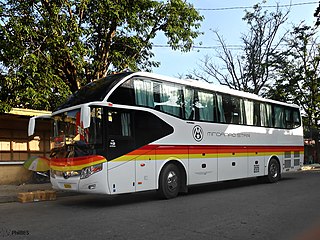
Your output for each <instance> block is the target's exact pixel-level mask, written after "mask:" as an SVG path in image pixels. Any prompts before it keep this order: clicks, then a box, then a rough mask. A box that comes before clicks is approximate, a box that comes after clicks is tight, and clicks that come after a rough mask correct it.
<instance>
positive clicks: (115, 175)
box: [105, 108, 135, 194]
mask: <svg viewBox="0 0 320 240" xmlns="http://www.w3.org/2000/svg"><path fill="white" fill-rule="evenodd" d="M105 117H106V118H107V121H106V139H107V140H106V145H107V146H106V148H107V160H108V184H109V189H110V192H111V194H118V193H125V192H134V191H135V161H134V156H132V155H130V154H128V153H130V152H132V151H133V150H134V148H135V143H134V136H133V118H132V112H130V111H125V110H122V109H116V108H110V109H107V111H106V115H105Z"/></svg>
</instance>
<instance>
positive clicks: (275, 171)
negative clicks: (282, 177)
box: [270, 163, 278, 178]
mask: <svg viewBox="0 0 320 240" xmlns="http://www.w3.org/2000/svg"><path fill="white" fill-rule="evenodd" d="M270 175H271V177H272V178H277V177H278V166H277V164H276V163H272V164H271V165H270Z"/></svg>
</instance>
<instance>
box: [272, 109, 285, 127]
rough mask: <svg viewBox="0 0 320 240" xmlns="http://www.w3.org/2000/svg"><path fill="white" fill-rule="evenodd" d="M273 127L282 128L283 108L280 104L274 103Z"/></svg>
mask: <svg viewBox="0 0 320 240" xmlns="http://www.w3.org/2000/svg"><path fill="white" fill-rule="evenodd" d="M273 111H274V127H276V128H284V127H285V126H284V109H283V107H281V106H277V105H274V106H273Z"/></svg>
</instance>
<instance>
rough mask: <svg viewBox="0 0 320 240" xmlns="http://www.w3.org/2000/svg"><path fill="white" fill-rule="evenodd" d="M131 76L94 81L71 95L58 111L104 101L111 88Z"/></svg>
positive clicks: (117, 76)
mask: <svg viewBox="0 0 320 240" xmlns="http://www.w3.org/2000/svg"><path fill="white" fill-rule="evenodd" d="M129 74H131V73H130V72H125V73H119V74H114V75H110V76H107V77H105V78H101V79H99V80H97V81H93V82H91V83H89V84H88V85H86V86H84V87H82V88H81V89H80V90H79V91H77V92H75V93H74V94H73V95H71V96H70V98H69V99H68V100H67V101H66V102H65V103H64V104H62V105H61V106H59V107H58V108H57V109H56V110H60V109H63V108H67V107H72V106H76V105H78V104H83V103H88V102H94V101H102V100H103V99H104V98H105V96H106V95H107V93H108V92H109V91H110V90H111V88H112V87H113V86H114V85H115V84H117V83H118V82H119V81H121V80H122V79H123V78H124V77H126V76H128V75H129Z"/></svg>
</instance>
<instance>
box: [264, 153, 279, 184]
mask: <svg viewBox="0 0 320 240" xmlns="http://www.w3.org/2000/svg"><path fill="white" fill-rule="evenodd" d="M280 179H281V172H280V165H279V162H278V161H277V160H276V159H275V158H272V159H271V160H270V162H269V165H268V175H267V176H266V180H267V182H269V183H275V182H278V181H279V180H280Z"/></svg>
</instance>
